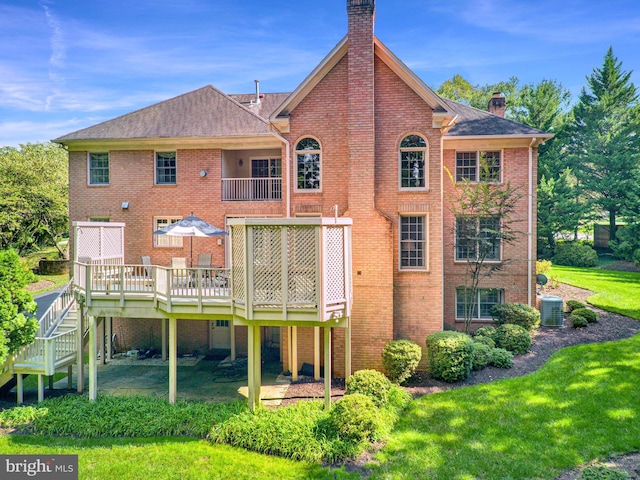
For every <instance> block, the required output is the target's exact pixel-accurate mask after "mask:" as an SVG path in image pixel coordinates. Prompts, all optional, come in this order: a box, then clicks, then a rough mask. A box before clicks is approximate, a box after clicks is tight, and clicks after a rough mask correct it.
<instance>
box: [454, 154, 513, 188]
mask: <svg viewBox="0 0 640 480" xmlns="http://www.w3.org/2000/svg"><path fill="white" fill-rule="evenodd" d="M472 152H475V154H476V180H475V181H469V183H474V184H475V183H488V184H491V185H501V184H502V183H504V182H503V178H504V149H503V148H483V149H481V150H456V151H455V153H454V157H453V178H454V180H455V183H456V184H457V183H462V181H460V180H458V153H472ZM482 152H500V179H499V180H498V181H497V182H482V181H480V154H481V153H482Z"/></svg>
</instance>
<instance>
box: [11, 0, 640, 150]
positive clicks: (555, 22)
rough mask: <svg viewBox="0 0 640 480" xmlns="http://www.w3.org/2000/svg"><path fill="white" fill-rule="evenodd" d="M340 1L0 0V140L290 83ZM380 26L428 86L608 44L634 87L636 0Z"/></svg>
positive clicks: (478, 2)
mask: <svg viewBox="0 0 640 480" xmlns="http://www.w3.org/2000/svg"><path fill="white" fill-rule="evenodd" d="M346 29H347V16H346V1H345V0H320V1H318V2H312V1H301V0H278V1H275V0H262V1H254V0H127V1H123V0H80V1H78V0H40V1H36V0H15V1H2V0H0V146H7V145H8V146H18V144H21V143H27V142H39V141H46V140H50V139H53V138H56V137H58V136H60V135H63V134H66V133H70V132H72V131H75V130H78V129H80V128H84V127H87V126H90V125H94V124H96V123H98V122H101V121H104V120H108V119H110V118H114V117H116V116H118V115H121V114H124V113H127V112H130V111H133V110H136V109H139V108H142V107H145V106H148V105H151V104H153V103H156V102H158V101H161V100H165V99H167V98H171V97H174V96H176V95H179V94H182V93H185V92H189V91H191V90H195V89H197V88H200V87H202V86H204V85H208V84H212V85H214V86H216V87H217V88H219V89H221V90H222V91H224V92H226V93H251V92H252V91H253V90H254V83H253V80H254V79H259V80H260V81H261V90H262V91H263V92H289V91H292V90H293V89H295V87H296V86H297V85H298V84H299V83H300V82H301V81H302V80H303V79H304V78H305V77H306V76H307V75H308V74H309V72H310V71H311V70H312V69H313V68H314V67H315V66H316V65H317V64H318V62H319V61H320V60H322V58H323V57H324V56H325V55H326V54H327V53H328V52H329V51H330V50H331V48H333V46H334V45H335V44H336V43H337V42H338V41H339V40H340V39H341V38H342V37H343V36H344V35H345V34H346ZM375 33H376V36H377V37H378V38H379V39H380V40H381V41H382V42H383V43H385V44H386V45H387V47H389V48H390V49H391V50H392V51H393V52H394V53H395V54H396V55H397V56H398V57H399V58H400V59H401V60H402V61H404V62H405V63H406V64H407V65H408V66H409V67H410V68H412V69H413V70H414V71H415V72H416V74H417V75H418V76H420V77H421V78H422V80H423V81H424V82H425V83H426V84H427V85H429V86H432V87H434V88H435V87H437V86H438V85H440V84H441V83H442V82H443V81H444V80H446V79H448V78H451V77H452V76H453V75H454V74H456V73H459V74H461V75H463V76H464V77H465V78H466V79H467V80H469V81H470V82H471V83H474V84H486V83H494V82H497V81H500V80H506V79H508V78H509V77H511V76H516V77H518V78H519V79H520V82H521V83H531V82H533V83H537V82H539V81H540V80H542V79H543V78H549V79H556V80H558V81H560V82H561V83H562V84H563V85H564V86H565V87H566V88H569V89H570V90H571V91H572V93H573V94H574V95H577V94H578V93H579V91H580V89H581V88H582V86H583V85H584V84H585V77H586V76H587V75H589V74H590V73H591V71H592V70H593V69H594V68H596V67H599V66H600V65H601V64H602V59H603V57H604V54H605V53H606V51H607V49H608V48H609V46H613V49H614V54H615V55H616V56H617V57H618V59H619V60H621V61H622V62H623V67H624V69H625V70H633V71H634V73H633V75H632V80H633V81H634V83H636V84H637V85H638V87H640V2H638V1H637V0H610V1H609V2H602V1H592V0H588V1H587V0H584V1H579V0H560V1H558V0H536V1H531V0H527V1H521V0H448V1H444V2H442V1H430V0H395V1H392V0H377V5H376V26H375Z"/></svg>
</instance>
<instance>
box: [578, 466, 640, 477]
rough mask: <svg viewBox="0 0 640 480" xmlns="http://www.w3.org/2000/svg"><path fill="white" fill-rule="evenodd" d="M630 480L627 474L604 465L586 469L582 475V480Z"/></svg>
mask: <svg viewBox="0 0 640 480" xmlns="http://www.w3.org/2000/svg"><path fill="white" fill-rule="evenodd" d="M630 478H631V477H630V476H629V474H628V473H627V472H624V471H622V470H617V469H614V468H608V467H605V466H603V465H598V466H590V467H585V469H584V470H582V473H581V474H580V479H581V480H628V479H630Z"/></svg>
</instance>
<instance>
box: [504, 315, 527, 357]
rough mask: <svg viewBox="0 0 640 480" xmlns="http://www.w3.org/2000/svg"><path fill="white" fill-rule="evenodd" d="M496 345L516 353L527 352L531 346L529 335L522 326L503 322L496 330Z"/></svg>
mask: <svg viewBox="0 0 640 480" xmlns="http://www.w3.org/2000/svg"><path fill="white" fill-rule="evenodd" d="M496 345H497V346H498V347H499V348H504V349H505V350H509V351H510V352H513V353H515V354H517V355H521V354H523V353H527V352H528V351H529V348H530V347H531V335H529V332H527V330H526V329H525V328H524V327H521V326H520V325H513V324H510V323H505V324H504V325H500V326H499V327H498V329H497V330H496Z"/></svg>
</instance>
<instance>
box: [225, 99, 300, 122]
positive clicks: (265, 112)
mask: <svg viewBox="0 0 640 480" xmlns="http://www.w3.org/2000/svg"><path fill="white" fill-rule="evenodd" d="M289 95H291V94H290V93H261V94H260V103H258V104H257V105H256V104H252V103H251V102H252V101H253V100H255V99H256V96H255V94H253V93H231V94H229V96H230V97H231V98H233V99H234V100H235V101H237V102H239V103H241V104H242V105H244V106H245V107H248V108H249V109H250V110H251V111H252V112H253V113H255V114H256V115H260V116H261V117H262V118H264V119H265V120H266V119H268V118H269V117H270V116H271V114H272V113H273V112H274V111H275V110H276V108H278V107H279V106H280V105H282V103H283V102H284V101H285V100H286V99H287V97H288V96H289Z"/></svg>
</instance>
